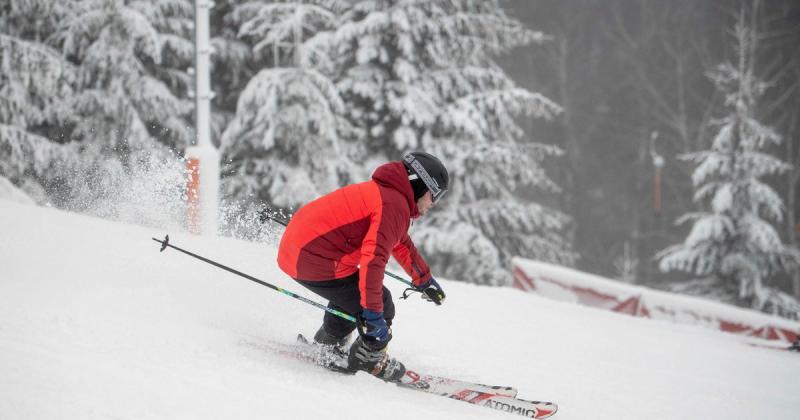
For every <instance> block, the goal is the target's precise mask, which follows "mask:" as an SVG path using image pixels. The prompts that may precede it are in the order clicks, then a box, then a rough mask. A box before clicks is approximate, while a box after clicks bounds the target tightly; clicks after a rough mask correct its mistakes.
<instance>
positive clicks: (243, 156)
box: [0, 0, 800, 319]
mask: <svg viewBox="0 0 800 420" xmlns="http://www.w3.org/2000/svg"><path fill="white" fill-rule="evenodd" d="M194 13H195V2H194V1H191V0H151V1H144V0H63V1H55V0H0V177H2V178H5V179H7V180H8V181H10V182H11V183H12V184H14V185H15V186H16V187H17V188H19V189H20V190H22V191H24V192H25V193H26V194H27V195H29V196H30V197H31V198H32V199H33V200H35V201H36V202H37V203H39V204H41V205H47V206H54V207H58V208H64V209H68V210H72V211H78V212H83V213H89V214H95V215H100V216H103V217H108V218H116V219H124V218H125V217H127V216H129V214H130V211H129V210H125V209H120V208H119V207H113V206H111V205H110V203H113V202H115V201H119V200H120V195H121V191H122V190H126V191H130V192H128V194H133V195H134V197H133V199H134V201H135V200H136V197H135V194H136V193H137V191H139V190H138V189H137V188H131V181H130V180H131V179H141V178H143V177H144V178H146V179H148V180H149V181H150V182H151V183H157V182H162V181H164V185H166V186H164V187H163V189H162V190H161V191H160V192H161V193H162V194H163V195H168V196H170V197H177V198H180V197H181V196H182V195H185V191H182V190H181V188H182V186H181V184H180V183H175V184H174V185H173V184H170V183H169V181H170V180H171V179H172V177H171V175H163V174H178V175H177V176H178V177H179V176H180V174H182V172H181V171H182V168H183V166H182V165H183V162H182V160H181V159H182V158H183V156H184V153H185V151H186V149H187V147H189V146H190V145H191V144H192V142H193V140H194V138H195V132H194V128H193V127H194V105H195V98H194V96H195V95H194V89H195V87H194V68H193V65H194V57H195V47H194ZM211 32H212V33H211V35H212V40H211V42H212V49H213V54H212V64H213V68H212V73H211V81H212V88H213V91H214V94H215V96H214V99H213V101H212V135H211V138H212V141H213V142H214V144H215V146H216V147H218V150H219V152H220V155H221V161H220V163H221V166H222V179H221V181H222V190H221V191H220V194H221V198H222V203H221V207H222V208H223V209H224V211H223V212H222V214H223V218H225V219H226V221H228V222H229V223H227V224H225V223H223V225H222V226H223V227H224V228H223V230H224V231H223V232H221V233H223V234H229V235H236V236H245V237H246V236H248V235H249V232H243V231H242V230H243V229H244V230H247V229H252V225H241V224H236V223H233V222H231V221H232V220H237V219H240V218H243V217H244V218H248V217H252V215H255V214H256V213H257V212H258V211H259V210H260V209H264V208H268V209H270V210H274V211H278V212H282V213H284V214H291V212H292V211H294V210H295V209H297V208H298V207H299V206H301V205H302V204H304V203H306V202H308V201H310V200H312V199H314V198H315V197H318V196H320V195H322V194H324V193H326V192H329V191H332V190H333V189H335V188H338V187H340V186H342V185H346V184H348V183H352V182H358V181H361V180H364V179H367V178H368V177H369V175H370V174H371V171H372V170H373V169H374V168H375V167H376V166H377V165H379V164H381V163H383V162H385V161H388V160H398V159H399V158H400V157H401V156H402V154H403V153H404V152H407V151H412V150H425V151H428V152H430V153H433V154H435V155H437V156H441V157H442V160H443V161H444V162H445V164H446V165H447V167H448V170H449V171H450V174H451V177H452V179H454V182H453V187H452V189H451V191H450V192H449V193H448V196H447V197H446V199H445V200H443V201H442V203H441V205H437V206H436V208H435V209H434V211H433V212H432V214H430V215H429V216H427V217H425V218H424V219H421V220H419V221H418V222H415V226H414V227H413V228H412V232H411V233H412V237H413V238H414V240H415V242H416V243H417V244H418V246H419V248H420V250H421V251H422V252H423V254H424V255H426V258H428V259H429V261H430V262H431V265H432V267H433V269H434V270H435V271H436V272H437V273H440V275H441V276H443V277H448V278H459V279H464V280H466V281H470V282H474V283H479V284H486V285H505V284H507V283H508V282H509V281H510V275H509V261H510V259H511V258H512V257H514V256H522V257H525V258H531V259H538V260H541V261H546V262H552V263H555V264H560V265H565V266H571V267H575V268H578V269H580V270H584V271H588V272H592V273H596V274H600V275H603V276H606V277H611V278H615V279H618V280H620V281H624V282H628V283H635V284H641V285H646V286H649V287H655V288H660V289H665V290H672V291H678V292H681V293H687V294H693V295H700V296H706V297H710V298H713V299H716V300H720V301H725V302H730V303H734V304H737V305H740V306H746V307H752V308H755V309H759V310H763V311H767V312H772V313H777V314H780V315H783V316H787V317H791V318H795V319H796V318H798V314H800V304H798V301H799V300H800V268H798V266H800V246H799V245H798V241H799V240H800V220H798V214H800V203H798V197H797V195H798V192H800V151H798V150H797V149H798V148H800V142H798V140H797V139H798V137H799V136H800V112H799V111H798V110H800V48H798V46H800V4H798V2H796V1H792V0H771V1H759V0H670V1H668V2H667V1H659V0H603V1H600V0H560V1H559V0H508V1H501V0H487V1H477V0H431V1H421V0H352V1H346V0H303V1H299V0H297V1H267V0H251V1H234V0H217V1H216V2H215V5H214V7H213V8H212V9H211ZM161 177H163V178H164V179H161ZM178 207H179V206H178ZM111 208H113V210H109V209H111ZM168 211H171V212H175V213H179V210H178V209H177V208H176V207H174V206H173V207H169V209H168ZM137 221H138V222H144V223H145V224H147V223H148V222H152V220H150V219H147V218H146V217H145V218H144V220H142V219H141V218H140V219H138V220H137Z"/></svg>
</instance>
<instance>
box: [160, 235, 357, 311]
mask: <svg viewBox="0 0 800 420" xmlns="http://www.w3.org/2000/svg"><path fill="white" fill-rule="evenodd" d="M153 240H154V241H156V242H158V243H160V244H161V251H160V252H164V250H165V249H167V247H170V248H172V249H176V250H178V251H180V252H183V253H184V254H186V255H189V256H192V257H195V258H197V259H198V260H200V261H203V262H207V263H209V264H211V265H213V266H216V267H219V268H221V269H223V270H225V271H228V272H231V273H233V274H236V275H237V276H241V277H244V278H246V279H247V280H250V281H252V282H255V283H258V284H260V285H262V286H266V287H269V288H270V289H272V290H276V291H278V292H281V293H283V294H284V295H286V296H289V297H293V298H295V299H297V300H300V301H303V302H305V303H308V304H309V305H314V306H316V307H317V308H320V309H322V310H324V311H326V312H329V313H331V314H333V315H336V316H338V317H339V318H343V319H346V320H348V321H350V322H356V318H355V317H354V316H353V315H350V314H348V313H345V312H342V311H337V310H336V309H331V308H329V307H327V306H325V305H322V304H320V303H317V302H314V301H313V300H311V299H307V298H305V297H303V296H300V295H298V294H296V293H292V292H290V291H288V290H286V289H283V288H280V287H278V286H275V285H273V284H270V283H267V282H265V281H262V280H259V279H257V278H255V277H253V276H250V275H247V274H245V273H242V272H241V271H237V270H234V269H233V268H230V267H228V266H225V265H222V264H220V263H218V262H216V261H212V260H209V259H208V258H205V257H201V256H199V255H197V254H194V253H191V252H189V251H186V250H185V249H181V248H178V247H177V246H175V245H172V244H170V243H169V235H166V236H165V237H164V240H163V241H160V240H158V239H156V238H153Z"/></svg>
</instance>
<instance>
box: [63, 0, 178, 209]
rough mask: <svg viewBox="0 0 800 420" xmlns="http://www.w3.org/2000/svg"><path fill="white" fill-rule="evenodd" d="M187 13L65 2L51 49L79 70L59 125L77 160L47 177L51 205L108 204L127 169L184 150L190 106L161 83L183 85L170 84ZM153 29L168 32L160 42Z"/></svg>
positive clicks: (112, 2)
mask: <svg viewBox="0 0 800 420" xmlns="http://www.w3.org/2000/svg"><path fill="white" fill-rule="evenodd" d="M190 13H193V8H192V7H191V6H190V3H189V2H188V0H160V1H159V2H156V3H155V4H154V3H152V2H148V1H129V2H124V1H121V0H84V1H71V2H65V5H64V13H63V15H62V16H60V18H59V21H58V22H57V27H56V29H55V33H54V35H53V36H52V37H51V42H53V43H54V44H55V45H56V46H57V47H58V48H59V49H60V51H61V52H62V54H63V55H64V56H65V57H66V58H67V59H68V60H69V61H70V62H72V63H74V64H75V65H76V66H77V76H76V81H75V83H74V89H73V90H74V92H73V94H72V95H71V96H70V97H69V99H68V101H67V106H66V107H64V108H63V109H62V110H63V111H64V112H63V113H62V114H60V115H58V118H59V121H60V122H61V124H62V125H63V126H64V127H69V130H70V131H69V134H68V140H69V141H70V145H69V146H70V147H71V149H73V150H74V154H75V155H76V156H77V155H78V154H80V159H70V160H68V161H67V162H66V163H65V165H64V166H63V167H62V168H60V170H59V171H55V172H53V173H52V175H51V180H50V181H51V182H50V183H51V187H52V192H53V195H54V196H55V198H56V199H57V204H60V205H64V206H69V207H72V208H77V209H87V208H91V207H93V206H95V204H96V203H97V201H98V200H100V201H102V200H111V201H113V194H114V192H115V191H117V190H118V188H117V186H118V185H119V184H120V183H121V182H123V181H124V180H125V179H126V178H127V177H128V175H129V171H130V170H131V169H133V168H137V167H141V166H144V167H148V166H153V165H157V164H158V162H159V160H161V158H164V157H167V156H170V155H171V153H170V150H169V148H173V149H178V150H180V149H183V148H184V147H185V146H186V143H187V142H188V139H189V138H188V135H189V133H188V131H187V130H185V127H186V123H185V118H187V115H188V113H189V112H190V111H191V102H189V101H188V100H186V99H185V95H184V96H183V97H181V95H180V93H176V92H173V91H172V90H171V89H170V85H169V84H168V83H165V81H163V80H161V79H159V76H161V77H164V78H165V80H167V81H168V82H169V83H171V84H172V85H173V86H176V84H178V82H177V81H176V80H183V83H185V82H186V79H187V78H186V77H185V75H182V76H181V77H178V78H177V79H176V78H175V76H176V75H180V72H181V70H179V68H178V67H177V66H181V65H182V61H183V60H184V59H186V57H187V52H188V46H187V44H186V43H177V42H175V41H176V39H177V38H178V37H179V36H180V35H183V36H185V35H186V34H187V32H186V30H187V29H188V27H189V25H190V24H189V20H188V16H191V14H190ZM175 19H177V20H175ZM158 27H162V28H163V30H165V31H167V32H166V35H165V37H164V38H162V36H161V35H162V34H160V33H159V29H158ZM169 31H173V32H176V33H177V34H174V33H170V32H169ZM165 45H166V46H167V47H168V48H167V53H166V54H165V55H162V51H163V50H162V48H164V47H165ZM165 56H166V57H168V60H169V62H168V63H162V59H164V58H165ZM173 66H176V67H173ZM157 71H158V72H160V73H159V74H154V73H155V72H157ZM167 75H169V76H171V77H167ZM166 129H173V130H174V131H173V132H172V133H169V134H166V133H167V132H166V131H165V130H166ZM151 130H152V131H153V132H151Z"/></svg>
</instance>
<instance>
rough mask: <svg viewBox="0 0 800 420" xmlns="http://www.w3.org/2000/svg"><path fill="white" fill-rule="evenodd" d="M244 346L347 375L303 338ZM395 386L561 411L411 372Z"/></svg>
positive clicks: (546, 412)
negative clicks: (293, 341)
mask: <svg viewBox="0 0 800 420" xmlns="http://www.w3.org/2000/svg"><path fill="white" fill-rule="evenodd" d="M242 344H247V345H249V346H252V347H256V348H259V349H263V350H269V351H272V352H274V353H277V354H281V355H283V356H286V357H290V358H293V359H297V360H302V361H304V362H308V363H311V364H315V365H318V366H322V367H325V368H327V369H329V370H333V371H338V372H341V373H348V372H344V371H343V370H342V369H339V368H337V367H336V366H335V365H333V364H332V359H331V358H330V357H328V355H326V354H324V353H323V352H322V350H321V348H320V346H318V345H315V344H313V343H310V342H309V341H308V340H307V339H306V338H305V337H303V336H302V335H298V336H297V342H296V343H295V344H285V343H277V342H268V343H258V344H257V343H253V342H249V341H243V342H242ZM350 373H352V372H350ZM396 384H397V386H399V387H401V388H405V389H412V390H417V391H422V392H426V393H429V394H435V395H439V396H442V397H447V398H452V399H454V400H458V401H464V402H468V403H470V404H475V405H480V406H484V407H489V408H492V409H495V410H500V411H505V412H508V413H511V414H517V415H521V416H523V417H527V418H531V419H545V418H548V417H550V416H552V415H553V414H555V412H556V411H557V410H558V406H557V405H556V404H554V403H551V402H545V401H530V400H523V399H520V398H517V389H516V388H514V387H509V386H495V385H485V384H480V383H476V382H469V381H462V380H458V379H451V378H445V377H441V376H435V375H428V374H423V373H419V372H417V371H414V370H410V369H408V370H406V373H405V375H403V377H402V378H401V379H400V381H399V382H396Z"/></svg>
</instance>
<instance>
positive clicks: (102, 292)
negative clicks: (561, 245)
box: [0, 199, 800, 420]
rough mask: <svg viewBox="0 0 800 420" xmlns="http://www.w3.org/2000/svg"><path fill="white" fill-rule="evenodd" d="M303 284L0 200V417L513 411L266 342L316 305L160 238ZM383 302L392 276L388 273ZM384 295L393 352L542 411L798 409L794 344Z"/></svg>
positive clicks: (511, 300) (241, 258) (560, 310)
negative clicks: (515, 392)
mask: <svg viewBox="0 0 800 420" xmlns="http://www.w3.org/2000/svg"><path fill="white" fill-rule="evenodd" d="M165 233H170V238H171V242H172V243H173V244H175V245H177V246H181V247H183V248H186V249H188V250H191V251H194V252H197V253H200V254H202V255H205V256H207V257H209V258H212V259H217V260H219V261H220V262H222V263H224V264H229V265H231V266H233V267H236V268H237V269H239V270H241V271H244V272H245V273H248V274H251V275H254V276H256V277H258V278H262V279H264V280H266V281H270V282H273V283H275V284H276V285H279V286H281V287H285V288H287V289H289V290H293V291H297V292H301V293H304V294H306V292H305V291H304V290H302V289H301V288H299V287H297V286H295V285H294V284H293V283H292V281H291V280H290V279H288V278H287V277H286V276H285V275H283V274H282V273H281V272H280V270H279V269H278V268H277V267H276V265H275V262H274V260H275V252H276V251H275V248H274V247H271V246H268V245H264V244H253V243H247V242H242V241H236V240H231V239H223V238H205V237H202V238H201V237H194V236H189V235H183V234H178V233H175V232H164V231H159V230H153V229H146V228H142V227H138V226H132V225H124V224H118V223H111V222H108V221H104V220H100V219H94V218H89V217H86V216H81V215H76V214H70V213H65V212H60V211H57V210H53V209H48V208H41V207H34V206H30V205H21V204H17V203H13V202H11V201H7V200H2V199H0V419H56V418H58V419H95V418H103V419H223V418H224V419H256V418H258V419H262V420H265V419H287V418H291V419H292V420H305V419H308V420H312V419H313V420H319V419H321V418H325V419H334V420H335V419H353V418H374V419H414V420H419V419H455V418H457V419H459V420H466V419H488V418H496V419H513V418H517V417H516V416H513V415H511V414H506V413H502V412H495V411H492V410H489V409H486V408H482V407H476V406H471V405H468V404H464V403H461V402H457V401H452V400H447V399H444V398H440V397H437V396H433V395H427V394H423V393H418V392H414V391H409V390H404V389H399V388H397V387H395V386H393V385H390V384H385V383H383V382H381V381H378V380H376V379H374V378H372V377H370V376H368V375H366V374H358V375H356V376H354V377H343V376H340V375H337V374H335V373H331V372H327V371H325V370H322V369H319V368H316V367H314V366H309V365H306V364H303V363H302V362H298V361H294V360H290V359H287V358H285V357H283V356H279V355H276V354H272V353H269V352H265V351H263V350H260V349H259V348H258V344H259V343H266V342H268V341H284V342H287V343H289V342H292V341H293V340H294V336H295V335H296V334H297V333H298V332H302V333H306V334H312V333H313V332H314V331H315V330H316V327H317V326H318V324H319V321H320V319H321V316H322V312H321V311H320V310H318V309H316V308H313V307H311V306H309V305H306V304H303V303H301V302H299V301H296V300H293V299H290V298H287V297H285V296H283V295H280V294H278V293H275V292H274V291H272V290H269V289H267V288H265V287H262V286H259V285H257V284H255V283H252V282H249V281H246V280H244V279H241V278H239V277H236V276H234V275H232V274H229V273H227V272H224V271H222V270H220V269H218V268H215V267H213V266H210V265H208V264H204V263H202V262H200V261H197V260H195V259H192V258H190V257H188V256H185V255H183V254H180V253H178V252H177V251H174V250H167V251H165V252H163V253H159V252H158V248H159V245H158V244H157V243H155V242H154V241H153V240H152V239H151V237H153V236H155V237H159V238H161V237H163V236H164V234H165ZM386 281H387V284H388V286H389V288H390V289H392V292H393V294H394V295H395V299H396V298H397V296H399V295H400V294H401V292H402V289H403V284H401V283H399V282H396V281H394V280H391V279H387V280H386ZM442 285H443V287H444V288H445V290H446V292H447V294H448V295H447V296H448V297H447V301H446V302H445V304H444V305H443V306H441V307H436V306H434V305H432V304H429V303H426V302H424V301H422V300H420V299H417V298H414V299H410V300H408V301H397V300H396V305H397V313H398V314H397V318H396V322H395V327H394V335H395V339H394V340H393V342H392V344H391V347H390V353H391V354H392V355H393V356H395V357H398V358H399V359H400V360H402V361H404V362H405V363H406V364H407V365H408V366H410V367H412V368H416V369H418V370H422V371H428V372H431V373H436V374H442V375H448V376H453V377H458V378H463V379H469V380H479V381H482V382H485V383H495V384H508V385H514V386H517V387H518V388H519V389H520V396H521V397H523V398H528V399H543V400H552V401H555V402H557V403H558V404H559V406H560V411H559V413H558V414H557V415H556V416H555V417H554V419H562V420H578V419H580V420H585V419H613V420H627V419H630V420H644V419H670V420H674V419H678V418H680V419H704V420H709V419H725V420H730V419H745V418H746V419H752V418H767V419H770V420H776V419H787V420H788V419H797V418H798V415H800V414H798V413H800V392H798V389H800V356H799V355H797V354H794V353H789V352H782V351H776V350H770V349H764V348H757V347H752V346H747V345H744V344H742V343H741V339H740V338H739V337H736V336H733V335H727V334H723V333H719V332H715V331H709V330H705V329H701V328H698V327H691V326H681V325H675V324H670V323H666V322H661V321H652V320H647V319H641V318H632V317H628V316H624V315H618V314H615V313H611V312H605V311H601V310H595V309H591V308H584V307H580V306H576V305H573V304H566V303H560V302H555V301H549V300H544V299H541V298H537V297H536V296H533V295H530V294H526V293H523V292H520V291H517V290H512V289H498V288H488V287H479V286H474V285H468V284H463V283H460V282H454V281H446V280H444V281H442Z"/></svg>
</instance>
